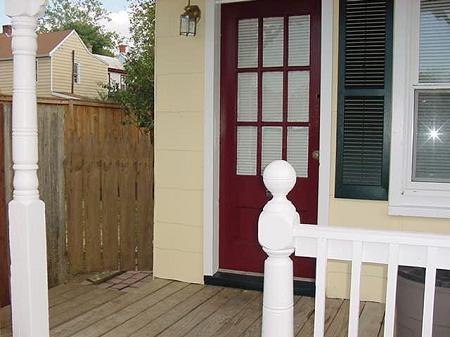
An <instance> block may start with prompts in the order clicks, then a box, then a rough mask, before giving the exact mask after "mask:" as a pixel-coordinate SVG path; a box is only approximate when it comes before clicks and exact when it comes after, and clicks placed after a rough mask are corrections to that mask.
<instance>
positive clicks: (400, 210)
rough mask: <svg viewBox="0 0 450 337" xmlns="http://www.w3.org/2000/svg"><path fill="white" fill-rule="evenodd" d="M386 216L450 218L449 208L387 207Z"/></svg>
mask: <svg viewBox="0 0 450 337" xmlns="http://www.w3.org/2000/svg"><path fill="white" fill-rule="evenodd" d="M388 214H389V215H400V216H416V217H427V218H450V208H449V207H435V206H417V205H414V206H412V205H389V208H388Z"/></svg>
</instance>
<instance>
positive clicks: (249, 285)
mask: <svg viewBox="0 0 450 337" xmlns="http://www.w3.org/2000/svg"><path fill="white" fill-rule="evenodd" d="M263 281H264V277H262V276H257V275H248V274H247V275H246V274H236V273H228V272H223V271H218V272H217V273H215V274H214V275H213V276H205V284H208V285H214V286H221V287H230V288H238V289H247V290H258V291H262V290H263ZM315 292H316V285H315V283H314V282H307V281H294V294H295V295H301V296H308V297H314V294H315Z"/></svg>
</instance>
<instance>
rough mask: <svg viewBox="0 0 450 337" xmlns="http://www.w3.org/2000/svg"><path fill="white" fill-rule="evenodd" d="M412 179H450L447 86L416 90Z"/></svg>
mask: <svg viewBox="0 0 450 337" xmlns="http://www.w3.org/2000/svg"><path fill="white" fill-rule="evenodd" d="M415 101H416V109H415V127H414V158H413V181H421V182H444V183H449V182H450V90H448V91H441V90H418V91H416V99H415Z"/></svg>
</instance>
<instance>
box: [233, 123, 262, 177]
mask: <svg viewBox="0 0 450 337" xmlns="http://www.w3.org/2000/svg"><path fill="white" fill-rule="evenodd" d="M257 136H258V133H257V127H256V126H238V127H237V165H236V174H239V175H256V147H257V142H256V140H257Z"/></svg>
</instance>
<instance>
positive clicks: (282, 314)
mask: <svg viewBox="0 0 450 337" xmlns="http://www.w3.org/2000/svg"><path fill="white" fill-rule="evenodd" d="M295 181H296V174H295V170H294V169H293V167H292V166H291V165H290V164H289V163H287V162H286V161H282V160H277V161H274V162H272V163H271V164H269V165H268V166H267V168H266V169H265V170H264V184H265V185H266V187H267V189H268V190H269V191H270V192H271V193H272V195H273V198H272V199H271V200H270V201H269V202H268V203H267V205H266V206H265V207H264V210H263V212H262V213H261V215H260V217H259V222H258V239H259V243H260V244H261V246H262V247H263V249H264V251H265V252H266V253H267V255H268V258H267V259H266V261H265V263H264V295H263V317H262V337H280V336H283V337H293V336H294V289H293V283H294V275H293V268H292V260H291V258H290V255H291V254H292V253H293V252H294V236H293V227H294V224H295V223H299V222H300V217H299V215H298V213H297V212H296V210H295V207H294V205H293V204H292V203H291V202H290V201H289V200H288V199H287V198H286V195H287V194H288V193H289V191H290V190H291V189H292V188H293V187H294V185H295Z"/></svg>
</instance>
